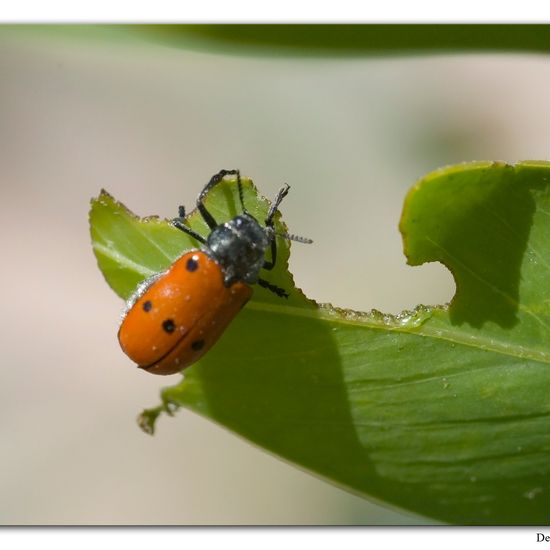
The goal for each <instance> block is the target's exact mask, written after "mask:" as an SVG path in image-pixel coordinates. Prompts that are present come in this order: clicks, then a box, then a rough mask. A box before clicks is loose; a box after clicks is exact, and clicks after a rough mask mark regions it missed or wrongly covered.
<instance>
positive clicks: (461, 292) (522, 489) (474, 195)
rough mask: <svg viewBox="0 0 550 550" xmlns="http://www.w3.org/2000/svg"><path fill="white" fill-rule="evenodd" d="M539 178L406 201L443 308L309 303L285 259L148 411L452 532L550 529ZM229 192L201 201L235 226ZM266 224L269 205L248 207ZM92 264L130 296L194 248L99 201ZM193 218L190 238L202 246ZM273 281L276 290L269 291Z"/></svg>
mask: <svg viewBox="0 0 550 550" xmlns="http://www.w3.org/2000/svg"><path fill="white" fill-rule="evenodd" d="M549 178H550V164H548V163H543V162H530V163H520V164H518V165H516V166H509V165H505V164H501V163H473V164H464V165H460V166H454V167H450V168H446V169H443V170H439V171H436V172H434V173H432V174H429V175H428V176H426V177H425V178H423V179H422V180H421V181H420V182H418V183H417V184H416V185H415V186H414V187H413V188H412V189H411V191H410V192H409V194H408V196H407V198H406V201H405V206H404V210H403V215H402V219H401V224H400V229H401V232H402V234H403V238H404V245H405V254H406V256H407V259H408V262H409V263H410V264H412V265H419V264H422V263H425V262H431V261H440V262H442V263H444V264H445V265H446V266H447V267H449V269H450V270H451V271H452V273H453V275H454V277H455V281H456V284H457V293H456V295H455V297H454V298H453V301H452V302H451V304H450V305H449V306H447V307H445V306H441V307H433V308H432V307H424V306H419V307H418V308H417V309H416V310H415V311H413V312H403V313H402V314H401V315H398V316H392V315H384V314H381V313H379V312H376V311H372V312H370V313H358V312H352V311H344V310H338V309H336V308H332V307H331V306H326V305H325V306H319V305H316V304H315V303H314V302H312V301H310V300H308V299H307V298H305V297H304V296H303V294H302V293H301V292H300V291H298V290H296V289H293V284H292V278H291V276H290V274H289V273H288V271H287V269H286V267H287V259H288V247H287V244H286V243H285V242H284V240H281V243H280V246H281V258H280V259H281V263H280V264H279V265H278V268H277V270H276V272H275V273H274V274H273V275H274V279H272V282H274V283H275V284H277V285H279V286H283V287H284V288H286V289H287V290H291V296H290V298H289V299H288V300H282V299H280V298H277V297H276V296H272V295H271V294H270V293H268V292H266V291H265V290H264V289H255V292H254V297H253V300H252V301H251V302H250V303H249V304H248V305H247V307H246V308H245V309H244V310H243V311H242V312H241V314H240V315H239V316H238V317H237V318H236V319H235V321H234V322H233V323H232V324H231V326H230V327H229V329H228V330H227V332H226V334H224V336H223V337H222V339H221V340H220V342H219V343H218V344H216V346H214V347H213V349H212V350H210V352H209V353H208V354H207V355H206V356H205V357H204V358H203V359H202V360H201V361H200V362H199V363H197V364H196V365H193V366H192V367H190V368H189V369H187V370H186V371H185V373H184V378H183V380H182V381H181V382H180V383H179V384H177V385H176V386H173V387H171V388H167V389H165V390H164V391H163V393H162V401H163V403H162V405H160V406H159V407H157V408H155V409H150V410H148V411H145V412H144V413H143V415H142V416H141V424H142V426H143V427H144V428H145V429H147V430H149V431H152V430H153V427H154V423H155V420H156V418H157V417H158V415H159V414H160V413H161V412H162V411H165V412H169V413H170V414H173V412H174V410H175V409H177V408H178V407H186V408H188V409H190V410H192V411H195V412H197V413H199V414H201V415H203V416H206V417H208V418H210V419H212V420H214V421H215V422H217V423H219V424H221V425H223V426H225V427H227V428H229V429H231V430H233V431H234V432H236V433H238V434H240V435H241V436H243V437H245V438H247V439H248V440H250V441H252V442H253V443H255V444H257V445H259V446H261V447H263V448H264V449H266V450H267V451H269V452H271V453H273V454H275V455H277V456H279V457H281V458H283V459H285V460H287V461H289V462H291V463H294V464H296V465H298V466H300V467H302V468H305V469H307V470H309V471H311V472H313V473H315V474H317V475H319V476H321V477H323V478H325V479H326V480H328V481H331V482H332V483H335V484H337V485H340V486H342V487H344V488H346V489H348V490H351V491H353V492H355V493H357V494H361V495H364V496H367V497H369V498H373V499H376V500H379V501H383V502H386V503H389V504H392V505H395V506H399V507H401V508H405V509H408V510H411V511H414V512H416V513H419V514H423V515H425V516H428V517H431V518H435V519H438V520H441V521H445V522H450V523H459V524H541V523H546V522H547V520H548V519H550V513H549V512H548V510H549V509H550V455H549V453H548V450H549V448H550V399H549V398H548V395H547V394H548V392H547V390H546V388H547V387H548V385H549V383H550V365H549V363H550V285H548V284H547V281H548V278H549V277H548V275H549V271H550V269H549V268H550V253H549V252H548V249H549V247H550V243H549V242H548V241H549V239H548V234H549V231H550V186H549V184H548V182H549V181H550V180H549ZM234 188H235V185H234V183H232V182H231V181H227V182H224V184H222V185H220V187H219V189H215V190H214V192H213V193H212V194H211V195H209V197H208V206H209V208H211V209H212V211H213V212H214V213H215V215H216V216H217V217H218V218H219V219H220V220H224V219H228V218H230V217H232V216H233V215H235V213H236V205H237V204H238V202H237V201H236V197H235V192H234ZM246 201H247V206H249V207H250V209H251V211H252V213H253V214H255V215H257V216H258V218H259V219H262V215H265V211H266V209H267V203H266V202H265V201H264V200H263V199H259V200H258V202H257V205H256V206H254V204H255V201H256V199H254V190H253V188H252V187H251V186H250V184H249V182H248V181H247V186H246ZM91 222H92V235H93V241H94V250H95V252H96V255H97V257H98V261H99V264H100V267H101V268H102V270H103V272H104V274H105V276H106V278H107V280H108V282H109V283H110V284H111V286H112V287H113V288H114V289H115V290H116V291H117V292H118V293H119V294H120V295H121V296H123V297H124V298H127V297H128V295H129V293H130V292H131V291H132V289H133V288H134V287H135V285H136V284H137V283H138V282H139V281H140V280H141V279H143V278H144V277H146V276H147V274H148V273H150V272H154V271H155V270H162V269H164V268H165V267H167V266H168V265H169V263H170V262H171V261H173V259H175V257H177V256H178V255H179V254H181V253H182V252H183V251H184V250H183V248H185V247H188V248H190V247H192V246H196V243H193V242H192V241H191V239H189V238H188V237H186V236H185V235H183V234H180V233H179V232H177V230H175V229H173V228H172V227H170V226H169V225H168V224H167V223H165V222H161V221H159V220H139V219H138V218H135V217H134V216H133V215H131V214H130V213H129V212H128V211H127V210H126V209H124V208H123V207H122V206H121V205H119V204H118V203H116V202H114V201H113V199H111V198H110V197H108V196H107V195H104V194H102V195H101V196H100V197H99V198H98V199H97V200H96V201H94V203H93V205H92V213H91ZM201 223H202V222H201V221H200V220H199V219H198V216H197V215H196V213H193V214H192V215H191V217H190V224H191V225H192V226H193V227H194V228H195V229H197V230H198V231H200V232H201V233H202V234H204V232H205V227H204V225H201ZM270 280H271V279H270Z"/></svg>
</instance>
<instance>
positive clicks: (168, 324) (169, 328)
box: [162, 319, 176, 334]
mask: <svg viewBox="0 0 550 550" xmlns="http://www.w3.org/2000/svg"><path fill="white" fill-rule="evenodd" d="M162 328H163V329H164V330H165V331H166V332H167V333H168V334H172V332H174V330H175V329H176V325H175V324H174V321H172V319H166V320H165V321H163V322H162Z"/></svg>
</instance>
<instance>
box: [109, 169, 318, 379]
mask: <svg viewBox="0 0 550 550" xmlns="http://www.w3.org/2000/svg"><path fill="white" fill-rule="evenodd" d="M226 175H236V176H237V185H238V186H239V198H240V201H241V206H242V209H243V213H242V214H240V215H238V216H236V217H234V218H233V219H231V220H229V221H228V222H226V223H224V224H218V223H217V222H216V220H215V219H214V218H213V216H212V215H211V214H210V213H209V212H208V210H206V208H205V206H204V203H203V200H204V197H205V195H206V193H207V192H208V191H209V190H210V189H211V188H212V187H213V186H215V185H216V184H217V183H219V182H220V181H221V180H222V179H223V178H224V177H225V176H226ZM288 189H289V187H288V185H285V187H283V188H282V189H281V190H280V191H279V193H278V195H277V198H276V199H275V201H274V203H273V204H272V206H271V208H270V209H269V212H268V214H267V218H266V220H265V226H262V225H260V224H259V223H258V221H257V220H256V219H255V218H254V217H253V216H252V215H251V214H249V213H248V212H247V211H246V208H245V207H244V201H243V192H242V184H241V178H240V173H239V171H238V170H221V171H220V172H218V173H217V174H216V175H214V176H213V177H212V179H211V180H210V181H209V182H208V183H207V184H206V186H205V187H204V189H203V190H202V192H201V194H200V195H199V197H198V199H197V208H198V210H199V212H200V214H201V215H202V217H203V218H204V220H205V222H206V223H207V224H208V226H209V228H210V231H211V232H210V234H209V236H208V237H207V238H206V239H205V238H204V237H202V236H201V235H199V234H198V233H196V232H195V231H193V230H192V229H191V228H189V227H187V226H186V225H184V217H185V209H184V208H183V207H181V206H180V209H179V217H177V218H175V219H174V220H173V221H172V224H173V225H174V226H175V227H177V228H178V229H180V230H182V231H184V232H185V233H187V234H188V235H191V236H192V237H193V238H195V239H196V240H197V241H199V242H201V243H202V245H203V246H202V249H201V250H193V251H191V252H186V253H185V254H183V256H181V257H180V258H178V259H177V260H176V261H175V262H174V263H173V264H172V266H171V267H170V268H169V269H168V270H167V271H165V272H164V273H160V274H157V275H153V276H152V277H151V278H149V279H147V280H146V281H144V282H143V283H142V284H141V285H139V287H138V288H137V290H136V292H135V293H134V294H133V296H132V297H131V298H130V299H129V301H128V303H127V305H126V309H125V312H124V314H123V319H122V323H121V325H120V328H119V331H118V339H119V342H120V345H121V347H122V350H123V351H124V352H125V353H126V354H127V355H128V356H129V357H130V358H131V359H132V360H133V361H134V362H135V363H137V364H138V367H139V368H142V369H144V370H146V371H147V372H151V373H153V374H175V373H177V372H179V371H181V370H182V369H184V368H185V367H188V366H189V365H191V364H193V363H194V362H195V361H197V360H198V359H199V358H200V357H201V356H202V355H204V354H205V353H206V352H207V351H208V350H209V349H210V348H211V347H212V346H213V345H214V344H215V343H216V342H217V340H218V339H219V337H220V336H221V335H222V333H223V331H224V330H225V329H226V327H227V326H228V325H229V323H230V322H231V321H232V319H233V318H234V317H235V316H236V315H237V313H238V312H239V311H240V310H241V309H242V308H243V307H244V305H245V304H246V302H248V300H249V299H250V297H251V296H252V288H251V287H250V286H249V285H250V284H254V283H258V284H259V285H260V286H262V287H264V288H267V289H268V290H270V291H272V292H274V293H275V294H277V295H278V296H280V297H284V298H286V297H288V294H287V293H286V292H285V291H284V290H283V289H282V288H279V287H277V286H275V285H273V284H271V283H269V282H268V281H266V280H264V279H262V278H261V277H260V276H259V274H260V270H261V269H266V270H270V269H273V267H274V266H275V261H276V259H277V246H276V239H275V230H274V227H273V217H274V216H275V213H276V212H277V209H278V207H279V204H280V203H281V201H282V200H283V198H284V197H285V196H286V194H287V193H288ZM283 236H284V237H285V238H288V239H292V240H296V241H299V242H304V243H310V242H312V241H311V240H309V239H304V238H301V237H296V236H294V235H283ZM268 248H271V260H270V261H267V260H266V259H265V254H266V251H267V249H268Z"/></svg>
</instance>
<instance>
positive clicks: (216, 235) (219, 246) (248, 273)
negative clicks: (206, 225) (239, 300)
mask: <svg viewBox="0 0 550 550" xmlns="http://www.w3.org/2000/svg"><path fill="white" fill-rule="evenodd" d="M272 239H273V230H272V229H271V227H263V226H261V225H260V224H259V223H258V221H257V220H256V219H255V218H254V217H253V216H251V215H250V214H248V213H244V214H241V215H239V216H236V217H235V218H233V219H232V220H229V221H228V222H226V223H224V224H223V225H219V226H218V227H216V228H215V229H213V230H212V232H211V233H210V235H209V236H208V239H207V241H206V246H205V249H204V250H205V252H206V253H207V254H209V255H210V256H211V257H212V258H213V259H214V260H215V261H216V262H218V263H219V264H220V265H221V267H222V269H223V272H224V283H225V285H226V286H229V285H231V284H233V283H235V282H236V281H242V282H245V283H250V284H253V283H256V282H257V281H258V276H259V273H260V269H261V268H262V266H263V265H264V261H265V252H266V250H267V247H268V246H269V244H270V242H271V240H272Z"/></svg>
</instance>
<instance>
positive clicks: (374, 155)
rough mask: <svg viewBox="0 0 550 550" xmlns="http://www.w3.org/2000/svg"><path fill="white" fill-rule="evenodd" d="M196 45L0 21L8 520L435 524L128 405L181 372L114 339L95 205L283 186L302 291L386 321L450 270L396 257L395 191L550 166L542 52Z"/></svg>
mask: <svg viewBox="0 0 550 550" xmlns="http://www.w3.org/2000/svg"><path fill="white" fill-rule="evenodd" d="M235 32H237V30H235ZM205 40H206V39H205V37H204V36H203V37H201V40H198V39H197V38H196V37H195V38H193V37H191V35H189V37H188V40H187V42H186V41H185V40H179V39H176V40H174V39H173V37H170V39H166V37H165V36H163V35H162V33H160V35H159V33H158V28H157V29H150V30H148V29H147V28H144V27H140V28H137V27H136V28H130V27H118V28H117V27H88V28H86V27H81V26H80V27H65V28H64V27H44V26H38V27H34V28H33V27H17V26H11V27H10V26H3V27H0V121H1V123H0V182H1V191H2V195H1V198H2V200H1V202H0V208H1V216H0V219H1V223H2V232H1V234H2V240H3V246H2V257H3V270H2V275H1V277H2V283H3V284H2V287H3V289H4V297H3V303H2V305H3V311H4V322H3V324H2V327H3V330H2V334H1V336H0V338H1V341H2V350H3V357H2V366H3V368H2V369H1V371H0V395H1V400H0V402H1V407H2V419H3V421H2V438H1V441H2V443H1V444H0V446H1V449H2V451H1V452H0V495H1V497H0V523H1V524H403V523H405V524H421V523H426V522H428V523H429V520H425V519H422V518H418V517H414V516H412V515H409V514H406V513H400V512H399V511H395V510H389V509H387V508H385V507H379V506H376V505H375V504H372V503H370V502H368V501H365V500H363V499H360V498H358V497H355V496H353V495H351V494H348V493H346V492H344V491H341V490H340V489H338V488H335V487H332V486H330V485H328V484H326V483H325V482H322V481H319V480H317V479H316V478H314V477H312V476H311V475H309V474H307V473H303V472H301V471H299V470H297V469H295V468H293V467H292V466H289V465H287V464H285V463H283V462H281V461H279V460H278V459H276V458H274V457H271V456H269V455H267V454H265V453H264V452H263V451H261V450H259V449H256V448H254V447H252V446H251V445H249V444H248V443H247V442H245V441H242V440H240V439H238V438H236V437H235V436H233V435H232V434H230V433H227V432H226V431H224V430H222V429H221V428H219V427H217V426H215V425H212V424H210V423H209V422H207V421H205V420H203V419H201V418H198V417H196V416H194V415H193V414H192V413H189V412H185V411H183V412H180V413H178V415H177V417H176V418H174V419H166V418H163V419H162V421H161V422H160V424H159V429H158V432H157V434H156V435H155V437H153V438H151V437H149V436H146V435H144V434H143V433H142V432H141V431H140V430H139V429H138V428H137V426H136V424H135V416H136V415H137V414H138V412H140V411H141V409H142V408H143V407H146V406H150V405H155V404H156V403H157V401H158V391H159V389H160V388H161V387H163V386H165V385H167V384H169V383H174V382H175V380H177V377H173V378H172V379H171V380H170V379H166V378H162V377H154V376H151V375H149V374H147V373H144V372H142V371H138V370H137V369H135V368H134V367H133V365H132V364H131V363H130V362H129V360H128V359H127V358H126V356H124V354H123V353H122V352H121V351H120V349H119V347H118V343H117V340H116V332H117V327H118V318H119V313H120V311H121V309H122V305H123V304H122V303H121V302H120V300H119V299H118V298H117V297H116V296H115V295H114V293H113V292H112V291H111V290H110V289H109V288H108V286H107V285H106V283H105V282H104V280H103V278H102V276H101V274H100V272H99V270H98V269H97V267H96V262H95V259H94V257H93V254H92V250H91V246H90V239H89V233H88V221H87V215H88V208H89V200H90V198H91V197H92V196H96V195H97V194H98V193H99V190H100V189H101V188H102V187H104V188H106V189H107V190H108V191H109V192H110V193H111V194H113V195H114V196H115V197H116V198H118V199H119V200H121V201H122V202H124V203H125V204H126V205H127V206H128V207H129V208H130V209H132V210H133V211H134V212H136V213H137V214H139V215H149V214H159V215H160V216H162V217H172V216H174V215H176V212H177V206H178V205H179V204H186V205H188V206H189V207H191V206H192V204H193V202H194V199H195V197H196V195H197V193H198V192H199V190H200V189H201V187H202V185H203V184H204V183H205V182H206V181H207V180H208V179H209V177H210V176H211V175H212V174H213V173H214V172H216V171H218V170H219V169H221V168H240V169H241V171H242V172H243V173H244V174H246V175H247V176H250V177H251V178H252V179H253V180H254V181H255V183H256V184H257V186H258V187H259V189H260V191H261V192H262V193H263V194H264V195H266V196H268V197H272V196H273V195H274V194H275V193H276V191H277V190H278V189H279V187H280V186H281V185H282V184H283V183H285V182H287V183H289V184H290V185H291V187H292V190H291V195H290V196H289V198H288V199H287V200H286V201H285V203H284V205H283V207H282V211H283V216H284V219H285V221H286V222H287V224H288V226H289V228H290V231H291V232H294V233H298V234H300V235H305V236H308V237H311V238H313V239H314V241H315V244H314V245H312V246H301V245H295V246H293V254H292V257H291V271H292V272H293V273H294V276H295V280H296V283H297V285H298V286H299V287H301V288H303V289H304V291H305V292H306V294H307V295H308V296H309V297H311V298H314V299H316V300H318V301H320V302H332V303H333V304H334V305H337V306H340V307H350V308H353V309H360V310H367V309H371V308H377V309H380V310H382V311H388V312H398V311H400V310H401V309H404V308H411V307H414V306H415V305H416V304H418V303H427V304H436V303H443V302H447V301H448V300H450V298H451V297H452V295H453V291H454V284H453V282H452V278H451V276H450V274H449V273H448V272H447V271H446V269H445V268H443V267H442V266H440V265H428V266H422V267H419V268H414V269H413V268H410V267H407V266H406V265H405V258H404V256H403V254H402V249H401V239H400V235H399V233H398V230H397V224H398V220H399V215H400V211H401V205H402V200H403V197H404V195H405V193H406V191H407V189H408V188H409V187H410V186H411V185H412V184H413V183H414V182H415V180H416V179H417V178H419V177H420V176H422V175H423V174H425V173H426V172H429V171H431V170H433V169H435V168H437V167H439V166H442V165H447V164H451V163H458V162H462V161H471V160H505V161H508V162H514V161H516V160H521V159H548V156H549V154H548V152H549V147H550V134H549V133H548V127H549V124H550V111H549V109H548V95H549V88H550V62H549V60H548V59H547V57H546V56H544V55H541V54H536V53H531V54H528V53H522V54H498V53H492V54H490V53H478V54H473V53H470V54H467V55H464V54H452V53H449V52H447V53H445V54H440V55H437V56H435V55H425V56H418V57H415V56H412V55H408V56H406V57H397V56H384V55H377V56H376V57H368V56H365V55H357V52H355V54H354V55H349V56H347V55H342V54H340V55H300V56H295V55H292V52H285V54H284V55H278V54H277V51H276V50H275V51H270V52H269V55H265V56H264V55H260V54H259V53H258V52H257V53H256V55H247V51H245V50H242V49H239V48H235V47H233V46H225V45H224V43H223V41H222V42H219V41H218V42H217V43H216V47H215V48H213V49H211V50H209V49H208V40H206V42H205ZM199 42H200V43H199ZM205 44H206V45H205ZM451 46H452V45H451ZM451 46H448V47H451ZM518 49H521V47H520V46H518ZM260 53H261V51H260ZM310 54H311V52H310ZM243 345H246V343H243Z"/></svg>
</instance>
